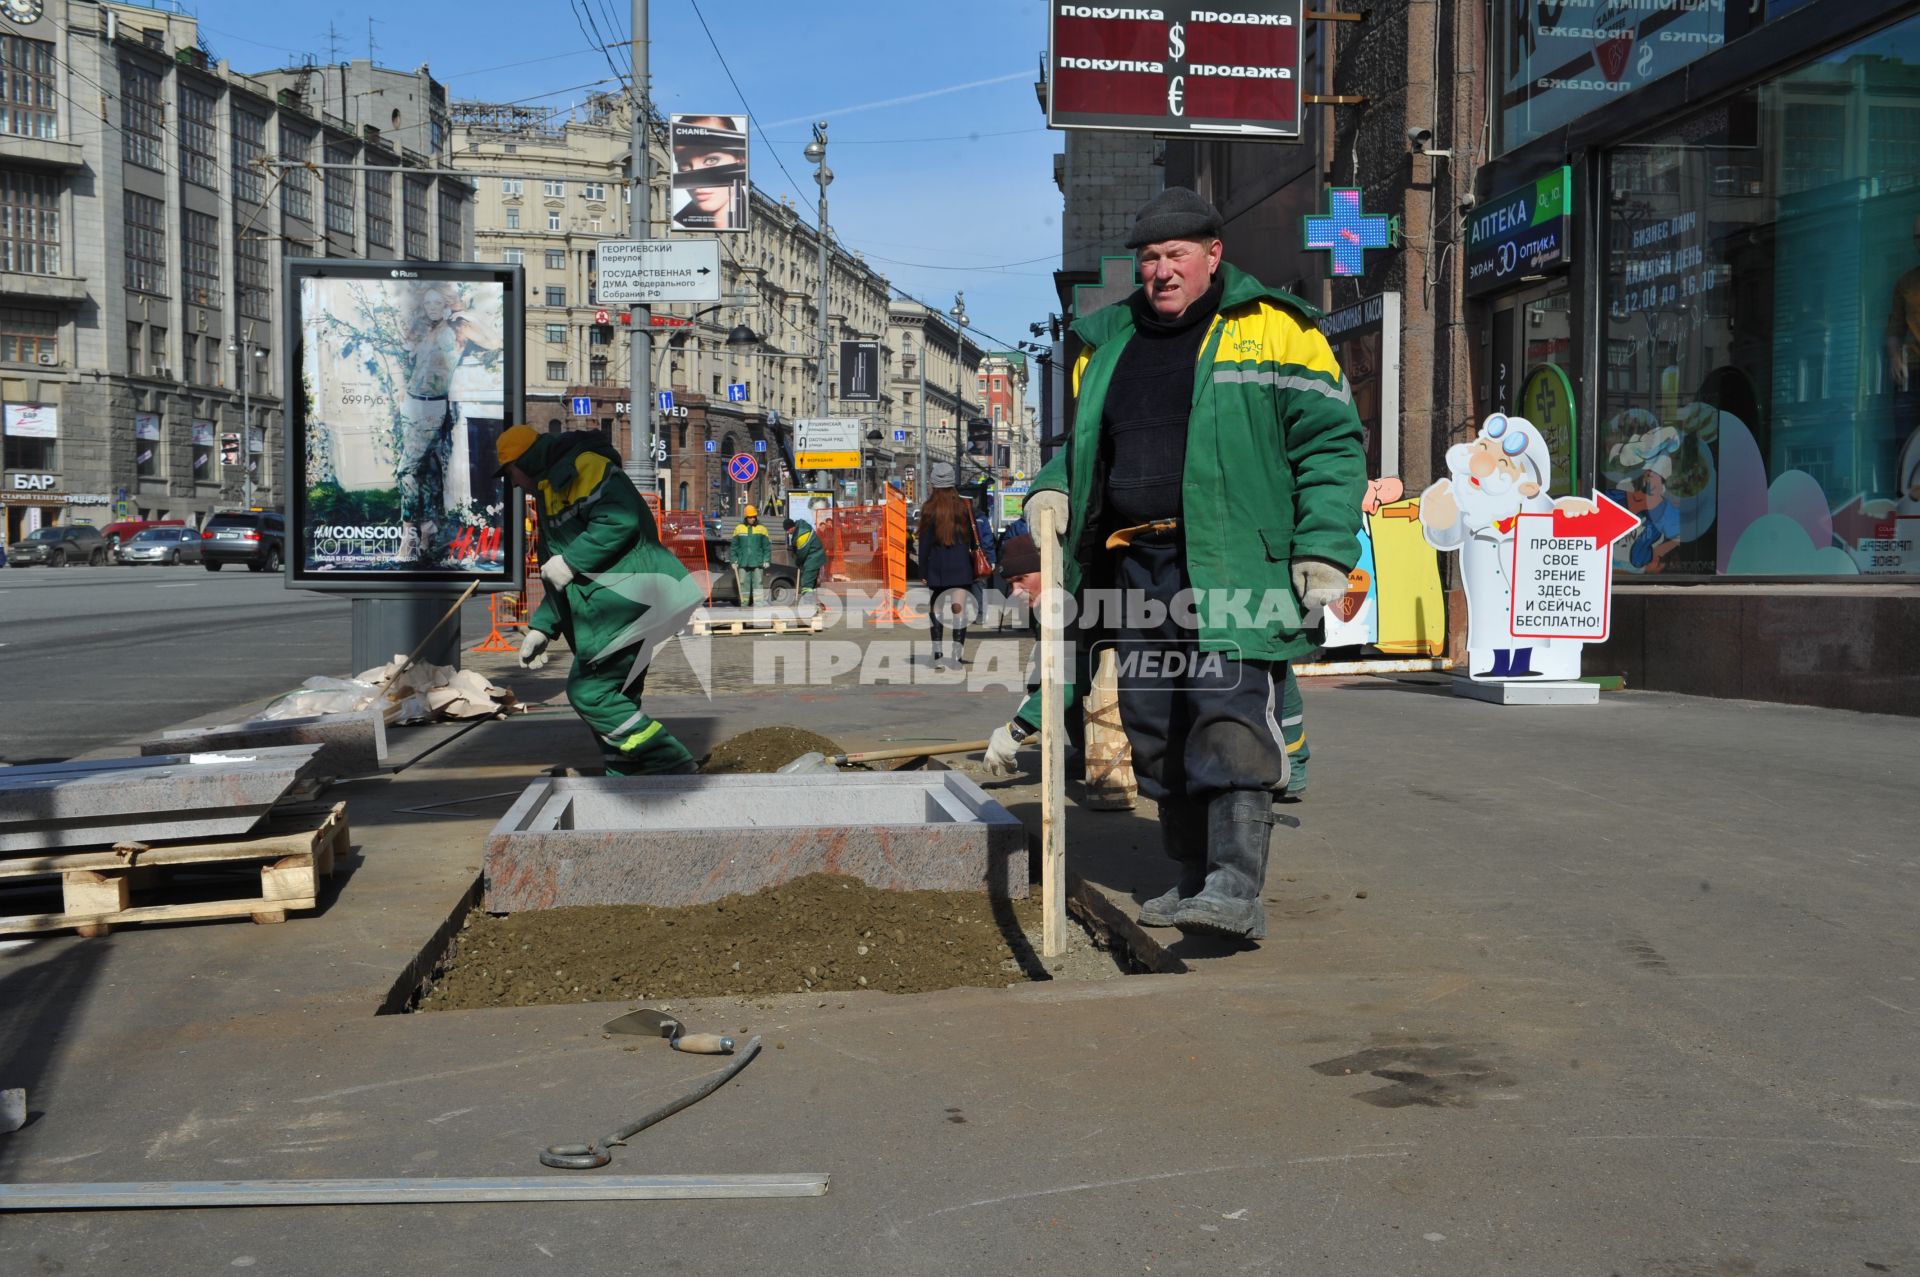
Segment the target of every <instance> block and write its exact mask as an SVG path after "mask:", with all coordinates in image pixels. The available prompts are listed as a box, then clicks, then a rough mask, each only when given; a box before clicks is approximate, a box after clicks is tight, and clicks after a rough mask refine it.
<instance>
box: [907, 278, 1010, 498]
mask: <svg viewBox="0 0 1920 1277" xmlns="http://www.w3.org/2000/svg"><path fill="white" fill-rule="evenodd" d="M887 327H888V329H889V331H890V332H891V333H892V334H893V336H892V339H891V343H890V344H891V345H892V347H893V348H894V349H895V350H897V351H898V352H899V355H900V358H899V360H898V361H897V362H895V363H894V364H892V365H891V381H892V385H893V396H892V398H893V403H894V405H895V416H894V424H893V427H892V429H891V431H890V437H892V438H893V439H895V440H897V441H898V442H896V443H894V445H893V446H894V447H895V448H896V449H899V450H900V454H899V456H898V458H897V459H896V462H895V471H894V472H895V474H896V475H897V476H899V477H901V479H902V490H903V491H905V492H906V493H907V495H908V499H909V500H911V501H915V502H918V501H919V500H920V499H921V498H923V497H924V496H925V495H926V492H925V488H926V474H925V472H924V471H923V470H922V469H921V464H922V461H923V459H924V461H925V464H926V465H927V466H929V467H931V465H932V464H933V463H934V462H935V461H946V462H958V461H960V460H961V459H962V458H963V457H964V455H965V452H966V446H965V438H964V433H963V432H964V429H965V426H964V423H965V422H966V421H967V419H968V418H970V417H978V416H979V415H980V412H981V409H982V407H983V406H984V401H983V400H982V399H980V398H978V397H977V396H978V395H979V393H980V390H979V386H980V369H981V365H982V361H983V360H985V359H986V352H985V351H984V350H982V349H981V348H980V347H979V346H978V345H976V344H975V343H974V341H973V339H972V338H970V337H968V336H966V334H965V333H964V331H963V330H962V329H960V328H959V327H958V326H957V325H956V324H955V323H954V322H953V320H952V319H951V318H950V317H949V316H947V315H943V314H941V313H940V312H939V311H937V310H935V309H933V308H932V307H930V306H926V305H923V304H922V303H920V302H917V301H914V300H912V299H911V298H899V299H895V300H894V302H893V303H892V305H891V306H890V307H889V308H888V312H887ZM969 393H971V394H972V395H974V396H976V397H974V398H969V397H968V395H969ZM968 477H972V476H968Z"/></svg>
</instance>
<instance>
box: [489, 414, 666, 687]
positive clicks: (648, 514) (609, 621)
mask: <svg viewBox="0 0 1920 1277" xmlns="http://www.w3.org/2000/svg"><path fill="white" fill-rule="evenodd" d="M517 464H518V465H519V467H520V468H521V469H522V470H524V471H526V473H527V477H528V478H530V479H532V480H533V481H534V482H535V484H537V485H538V493H537V499H536V501H535V505H536V506H537V507H538V509H539V516H540V543H541V545H542V546H543V547H545V549H546V551H547V553H548V554H549V555H554V554H557V555H559V556H560V557H561V558H563V559H565V560H566V561H567V566H568V567H570V568H572V569H573V580H572V582H570V583H569V584H568V585H567V588H566V589H565V590H557V591H556V590H548V591H547V595H546V598H545V599H544V600H543V601H542V602H541V604H540V606H539V607H538V608H537V609H535V610H534V614H533V617H532V619H530V620H529V621H528V625H529V626H530V627H531V628H533V629H536V630H539V631H541V632H542V633H546V634H558V635H564V636H565V637H566V640H567V643H568V645H569V646H571V647H572V648H573V652H574V655H575V657H577V658H578V659H579V660H580V661H581V662H582V663H583V664H586V665H593V664H595V663H597V662H599V661H602V660H605V659H606V658H608V657H610V656H614V655H616V654H618V653H620V652H624V651H628V650H630V649H631V648H632V647H633V645H634V644H636V643H639V642H641V641H643V640H645V639H646V638H647V637H649V634H650V631H649V629H648V627H647V625H646V622H645V620H644V618H646V617H647V616H648V615H649V614H650V613H652V612H653V611H654V609H656V608H662V607H664V608H667V609H668V610H669V611H671V610H674V609H676V608H677V607H678V606H679V605H680V603H681V599H680V596H681V595H682V594H684V593H686V592H687V591H688V590H692V591H693V594H694V595H696V596H697V594H698V590H697V587H693V586H692V584H691V582H690V581H689V578H688V575H687V569H686V568H685V567H683V566H682V565H681V563H680V560H678V559H676V558H674V557H673V553H672V552H671V551H669V550H668V549H667V548H666V547H665V546H663V545H661V544H660V529H659V526H658V525H657V524H655V523H654V521H653V511H651V510H649V509H648V508H647V505H646V502H644V501H642V500H641V499H640V492H639V490H638V489H637V488H635V487H634V486H633V480H631V479H629V478H628V477H627V475H626V472H625V471H623V470H622V469H621V468H620V456H619V454H618V453H616V452H614V451H613V449H612V448H610V447H608V446H607V445H606V444H604V443H601V442H599V441H598V440H597V439H595V438H594V437H593V436H592V435H588V434H569V435H541V436H540V438H539V439H537V440H536V441H535V442H534V445H533V447H531V448H529V449H528V450H527V451H526V453H525V454H524V455H523V456H522V457H521V458H520V459H519V461H518V462H517ZM664 615H665V613H663V614H662V616H663V617H664ZM673 628H674V629H676V630H677V629H678V628H679V624H678V622H675V623H674V625H673Z"/></svg>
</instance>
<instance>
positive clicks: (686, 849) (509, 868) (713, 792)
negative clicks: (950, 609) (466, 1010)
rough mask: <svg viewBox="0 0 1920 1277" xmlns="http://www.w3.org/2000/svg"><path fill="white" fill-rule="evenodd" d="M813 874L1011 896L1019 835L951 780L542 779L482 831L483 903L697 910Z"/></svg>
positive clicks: (1014, 823)
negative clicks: (692, 907)
mask: <svg viewBox="0 0 1920 1277" xmlns="http://www.w3.org/2000/svg"><path fill="white" fill-rule="evenodd" d="M810 873H837V874H847V875H849V876H851V877H855V878H859V879H860V880H861V881H863V882H865V883H867V884H868V885H869V886H873V887H880V888H883V889H886V890H893V891H986V892H989V893H991V894H993V895H995V896H999V897H1003V898H1006V897H1015V898H1017V897H1022V896H1025V895H1026V894H1027V833H1026V828H1025V826H1023V825H1022V824H1021V823H1020V822H1019V821H1018V820H1016V819H1015V818H1014V816H1013V814H1012V813H1011V812H1009V811H1008V810H1007V809H1006V808H1004V807H1002V806H1001V805H1000V804H999V803H997V802H995V801H994V800H993V799H992V798H990V797H988V796H987V794H986V792H985V791H984V790H982V789H981V788H980V787H979V786H978V785H976V784H974V783H973V782H972V781H971V780H969V779H968V778H967V777H966V776H963V775H961V774H960V773H958V772H903V773H895V774H880V775H844V776H632V777H588V778H580V779H558V778H556V779H548V780H542V781H539V782H537V783H535V784H534V785H532V786H530V787H528V789H527V791H526V793H524V794H522V795H521V796H520V798H519V800H518V801H517V802H515V803H514V805H513V808H512V809H511V810H510V811H508V812H507V814H506V816H505V817H503V818H502V819H501V821H500V823H499V824H498V825H496V826H495V827H494V829H493V832H492V833H491V834H490V835H489V837H488V840H487V859H486V889H485V894H484V896H483V898H482V901H481V907H482V908H484V909H486V910H487V911H488V912H489V913H516V912H520V911H522V910H527V909H554V908H560V907H564V906H569V905H614V904H650V905H693V904H705V903H707V902H708V901H712V900H718V899H720V898H721V897H722V896H727V895H732V894H734V893H736V892H740V893H746V892H755V891H760V890H764V889H765V888H767V887H772V886H777V885H779V884H780V883H783V882H786V881H788V880H790V879H793V878H797V877H800V876H802V875H804V874H810Z"/></svg>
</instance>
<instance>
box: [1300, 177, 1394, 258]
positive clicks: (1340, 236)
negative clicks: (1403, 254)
mask: <svg viewBox="0 0 1920 1277" xmlns="http://www.w3.org/2000/svg"><path fill="white" fill-rule="evenodd" d="M1305 220H1306V226H1307V240H1306V243H1307V247H1308V248H1320V249H1325V250H1327V251H1328V252H1329V253H1331V254H1332V255H1333V273H1334V274H1335V275H1363V274H1365V273H1366V269H1367V267H1366V250H1367V249H1369V248H1392V247H1393V246H1394V243H1395V242H1396V241H1397V240H1398V239H1399V229H1400V228H1399V227H1398V226H1396V225H1395V224H1394V219H1393V218H1390V217H1385V216H1382V215H1381V214H1379V213H1367V212H1363V211H1361V206H1360V192H1359V191H1358V190H1355V189H1354V188H1352V187H1347V186H1341V187H1335V188H1334V189H1333V190H1331V191H1328V192H1327V212H1326V213H1325V214H1324V215H1314V216H1310V217H1308V218H1306V219H1305Z"/></svg>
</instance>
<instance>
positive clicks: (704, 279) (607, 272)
mask: <svg viewBox="0 0 1920 1277" xmlns="http://www.w3.org/2000/svg"><path fill="white" fill-rule="evenodd" d="M595 253H596V259H595V260H596V263H597V269H598V276H599V277H598V280H597V281H596V288H597V292H596V295H597V296H598V297H599V298H600V300H601V301H606V302H614V303H617V304H620V305H629V304H633V303H648V302H717V301H719V300H720V242H719V241H718V240H712V239H610V240H602V241H601V242H600V245H599V247H598V248H597V249H595Z"/></svg>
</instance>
